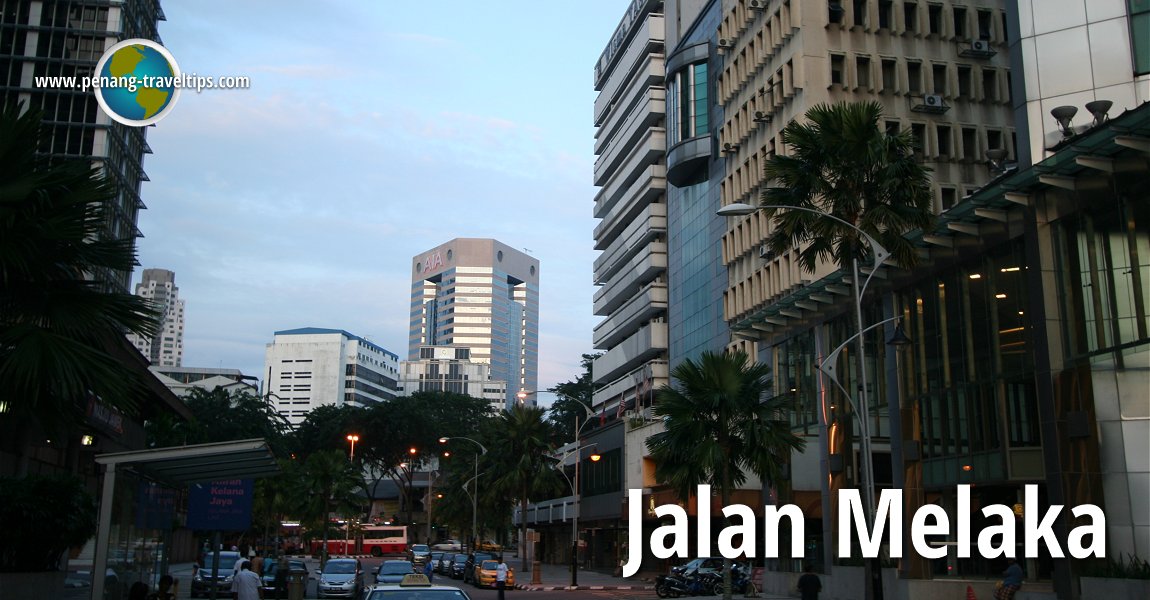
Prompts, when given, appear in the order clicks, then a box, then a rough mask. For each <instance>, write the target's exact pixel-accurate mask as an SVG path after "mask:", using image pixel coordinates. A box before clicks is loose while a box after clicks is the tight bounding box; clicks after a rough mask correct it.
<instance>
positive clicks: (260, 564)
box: [252, 550, 264, 577]
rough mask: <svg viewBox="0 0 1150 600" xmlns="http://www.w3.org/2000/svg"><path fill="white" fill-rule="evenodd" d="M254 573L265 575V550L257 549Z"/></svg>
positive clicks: (253, 560) (253, 565)
mask: <svg viewBox="0 0 1150 600" xmlns="http://www.w3.org/2000/svg"><path fill="white" fill-rule="evenodd" d="M252 573H255V574H256V575H259V576H260V577H263V576H264V553H263V550H256V556H255V558H253V559H252Z"/></svg>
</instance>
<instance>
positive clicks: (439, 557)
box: [431, 552, 444, 573]
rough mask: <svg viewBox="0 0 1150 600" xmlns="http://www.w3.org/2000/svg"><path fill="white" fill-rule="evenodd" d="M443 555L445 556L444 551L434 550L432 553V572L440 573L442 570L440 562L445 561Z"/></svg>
mask: <svg viewBox="0 0 1150 600" xmlns="http://www.w3.org/2000/svg"><path fill="white" fill-rule="evenodd" d="M443 557H444V553H442V552H432V553H431V572H432V573H439V572H440V570H439V568H440V567H439V563H441V562H443Z"/></svg>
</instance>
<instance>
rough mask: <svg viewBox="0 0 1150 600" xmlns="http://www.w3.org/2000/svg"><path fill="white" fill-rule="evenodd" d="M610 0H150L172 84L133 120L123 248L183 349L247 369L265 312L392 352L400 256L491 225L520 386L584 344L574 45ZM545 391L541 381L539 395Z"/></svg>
mask: <svg viewBox="0 0 1150 600" xmlns="http://www.w3.org/2000/svg"><path fill="white" fill-rule="evenodd" d="M628 4H629V1H628V0H581V1H580V2H574V3H570V2H540V1H538V0H494V1H491V2H475V1H474V0H471V1H462V0H441V1H439V2H427V3H415V2H396V1H392V0H387V1H380V2H351V1H341V2H270V1H255V0H252V1H236V0H197V1H196V2H171V1H169V2H165V3H164V4H163V7H164V12H165V14H166V16H167V20H166V21H164V22H161V23H160V36H161V38H162V41H163V44H164V46H165V47H166V48H167V49H168V50H169V51H170V52H171V53H172V55H173V56H174V57H175V59H176V61H177V63H178V64H179V67H180V70H181V71H182V72H183V73H186V74H196V75H206V76H214V77H221V76H247V77H249V78H250V80H251V86H250V88H249V89H244V90H206V91H203V92H201V93H198V94H197V93H195V92H194V91H189V90H184V91H183V92H181V95H180V97H179V98H178V100H177V105H176V106H175V107H174V108H173V109H172V111H171V112H170V113H169V114H168V115H167V116H166V117H164V119H163V120H162V121H160V122H159V123H158V124H157V125H156V126H155V127H153V128H151V129H150V130H149V132H148V144H149V145H150V146H151V149H152V151H153V154H149V155H146V156H145V160H144V169H145V171H146V172H147V174H148V177H149V178H150V181H148V182H145V183H144V184H143V189H142V192H141V194H142V197H143V200H144V203H145V204H146V205H147V207H148V208H147V210H145V211H142V212H141V213H140V220H139V228H140V230H141V231H142V232H143V234H144V237H143V238H142V239H140V240H139V243H138V251H139V260H140V263H141V267H140V268H138V269H137V270H136V273H135V275H134V279H133V284H134V283H136V282H138V281H139V278H140V271H141V270H142V269H143V268H160V269H168V270H171V271H174V272H175V274H176V285H177V286H178V287H179V290H180V297H181V298H183V299H184V300H185V302H186V312H185V330H184V358H183V365H184V366H186V367H216V368H218V367H223V368H235V369H240V370H242V371H243V372H244V373H245V374H248V375H258V374H259V373H261V372H262V371H263V361H264V349H265V346H266V344H268V343H270V342H271V341H272V339H273V333H274V332H275V331H277V330H284V329H294V328H298V327H326V328H332V329H344V330H347V331H349V332H351V333H353V334H355V335H359V336H361V337H364V338H367V339H370V340H371V341H373V342H375V343H376V344H378V345H380V346H382V347H384V348H386V349H388V350H390V351H392V352H394V353H396V354H398V355H399V356H400V358H401V359H402V358H405V357H406V354H407V327H408V311H409V301H410V295H409V294H410V264H411V263H410V261H411V258H412V257H413V256H415V255H417V254H419V253H421V252H422V251H424V250H428V249H430V248H432V247H434V246H437V245H439V244H441V243H443V242H446V241H448V240H450V239H453V238H456V237H491V238H495V239H498V240H500V241H502V242H504V243H506V244H508V245H510V246H512V247H515V248H521V249H524V250H525V251H526V252H528V253H529V254H531V255H532V256H534V257H536V258H538V259H539V261H540V274H541V279H540V353H539V363H540V364H539V389H540V390H543V389H546V388H548V387H551V386H553V385H554V384H556V383H559V382H564V381H568V380H572V379H575V378H576V377H577V376H578V375H579V374H580V372H581V366H580V363H579V361H580V355H581V354H583V353H586V352H591V351H592V346H591V333H592V329H593V327H594V326H595V324H596V323H597V322H598V320H599V318H598V317H595V316H594V315H593V314H592V295H593V294H594V286H593V285H592V281H591V280H592V262H593V261H594V259H595V258H596V256H597V252H596V251H595V250H594V249H593V240H592V230H593V228H594V226H595V224H596V220H595V219H593V218H592V208H593V205H594V197H595V192H596V188H595V187H594V186H593V185H592V166H593V161H594V158H595V157H594V155H593V152H592V144H593V141H594V127H593V123H592V107H593V103H594V100H595V96H596V92H595V91H594V89H593V81H592V75H593V66H594V64H595V62H596V61H597V59H598V57H599V55H600V53H602V51H603V49H604V47H605V46H606V44H607V40H608V39H609V37H610V36H611V34H612V33H613V31H614V30H615V28H616V27H617V26H618V24H619V21H620V19H621V18H622V16H623V12H624V11H625V9H626V7H627V5H628ZM541 400H542V401H544V402H545V401H546V400H547V398H546V395H545V394H543V395H541Z"/></svg>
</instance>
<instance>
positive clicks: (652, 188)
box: [592, 164, 667, 250]
mask: <svg viewBox="0 0 1150 600" xmlns="http://www.w3.org/2000/svg"><path fill="white" fill-rule="evenodd" d="M666 191H667V167H666V166H664V165H662V164H652V165H648V166H646V167H644V168H643V170H642V171H641V172H639V173H635V174H634V179H633V180H632V181H630V182H628V183H627V185H626V186H618V187H616V186H611V187H607V188H603V189H602V190H599V195H598V196H596V197H595V217H596V218H598V219H603V220H602V221H601V222H600V223H599V224H598V225H596V226H595V231H594V232H593V233H592V236H593V237H594V238H595V249H596V250H604V249H606V248H607V246H608V245H610V244H611V242H612V241H614V239H615V237H616V236H618V235H619V232H620V231H622V230H623V228H625V227H626V226H627V225H629V224H630V223H631V221H632V220H633V219H635V217H636V216H637V215H638V214H639V211H640V210H642V209H643V208H644V207H645V206H647V205H648V204H651V203H652V202H655V201H657V200H658V199H659V198H661V197H662V196H663V194H664V193H666Z"/></svg>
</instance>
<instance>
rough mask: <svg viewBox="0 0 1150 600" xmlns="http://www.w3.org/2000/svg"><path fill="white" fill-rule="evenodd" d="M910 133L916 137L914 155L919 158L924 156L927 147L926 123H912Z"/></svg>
mask: <svg viewBox="0 0 1150 600" xmlns="http://www.w3.org/2000/svg"><path fill="white" fill-rule="evenodd" d="M910 134H911V136H912V137H913V138H914V155H915V157H916V158H918V159H919V160H922V158H923V149H924V148H925V147H926V125H923V124H922V123H911V126H910Z"/></svg>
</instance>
